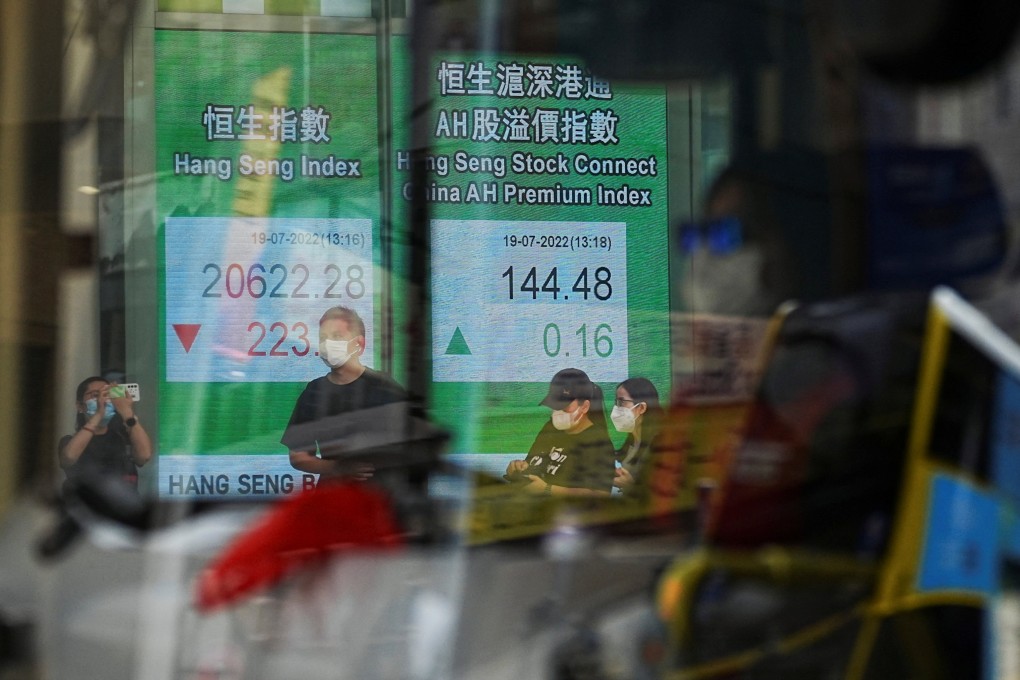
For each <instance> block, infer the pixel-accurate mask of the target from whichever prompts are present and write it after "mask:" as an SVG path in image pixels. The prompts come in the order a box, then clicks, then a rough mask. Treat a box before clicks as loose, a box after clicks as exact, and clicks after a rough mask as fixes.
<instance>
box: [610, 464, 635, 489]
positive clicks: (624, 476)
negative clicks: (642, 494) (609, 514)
mask: <svg viewBox="0 0 1020 680" xmlns="http://www.w3.org/2000/svg"><path fill="white" fill-rule="evenodd" d="M613 486H615V487H616V488H618V489H627V488H630V487H632V486H634V475H632V474H630V470H628V469H627V468H622V467H619V468H616V476H615V477H614V478H613Z"/></svg>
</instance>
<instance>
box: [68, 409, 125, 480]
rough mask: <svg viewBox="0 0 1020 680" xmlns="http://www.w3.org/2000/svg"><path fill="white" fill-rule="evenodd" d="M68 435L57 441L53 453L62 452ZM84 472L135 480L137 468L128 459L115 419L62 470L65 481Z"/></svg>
mask: <svg viewBox="0 0 1020 680" xmlns="http://www.w3.org/2000/svg"><path fill="white" fill-rule="evenodd" d="M72 436H73V435H67V436H65V437H63V438H61V440H60V444H59V445H58V448H57V450H58V451H63V450H64V447H65V446H66V445H67V442H68V441H70V439H71V437H72ZM84 470H90V471H95V472H99V473H101V474H104V475H114V476H118V477H121V478H123V479H125V480H128V481H130V482H136V481H137V479H138V468H136V467H135V462H134V460H132V458H131V447H130V445H129V444H128V439H127V432H126V431H125V430H124V426H123V425H122V424H120V422H119V417H117V418H115V419H114V420H112V421H110V424H109V425H108V426H107V429H106V432H104V433H103V434H95V435H92V439H91V440H89V443H88V444H87V445H86V446H85V450H84V451H82V453H81V455H80V456H79V457H78V460H76V461H75V462H74V464H73V465H70V466H68V467H67V468H65V472H66V473H67V476H68V478H73V477H74V476H75V475H77V474H79V473H80V472H82V471H84Z"/></svg>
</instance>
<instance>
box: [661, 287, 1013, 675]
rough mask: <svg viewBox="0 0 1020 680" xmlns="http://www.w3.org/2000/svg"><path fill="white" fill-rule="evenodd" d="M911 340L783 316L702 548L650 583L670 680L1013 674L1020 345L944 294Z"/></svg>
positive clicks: (862, 319) (887, 319) (860, 319)
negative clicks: (665, 639) (666, 634)
mask: <svg viewBox="0 0 1020 680" xmlns="http://www.w3.org/2000/svg"><path fill="white" fill-rule="evenodd" d="M919 329H920V327H919V325H918V323H917V319H916V318H914V319H911V318H910V315H909V313H908V314H907V315H906V316H904V314H903V310H902V309H901V310H896V309H895V307H892V308H891V307H890V306H889V304H888V303H886V304H882V303H876V302H875V301H868V302H859V303H858V304H856V305H854V304H844V305H842V306H841V307H839V308H836V307H828V308H826V307H824V306H822V305H818V306H815V307H807V308H804V309H799V310H796V311H795V312H793V313H791V315H790V316H789V318H788V319H787V321H786V323H785V324H784V327H783V329H782V331H781V332H780V336H779V339H778V340H777V343H776V346H775V348H774V350H773V356H772V361H771V362H770V365H769V368H768V370H767V371H766V374H765V377H764V378H763V382H762V385H761V387H760V390H759V393H758V395H757V398H756V400H755V403H754V405H753V406H752V415H751V417H750V419H749V422H748V425H747V429H746V431H745V436H744V439H743V442H742V443H741V445H740V447H739V448H738V450H737V451H736V452H735V455H734V458H733V460H732V464H731V466H730V467H729V468H728V470H727V471H726V473H725V475H724V481H723V483H722V485H721V487H720V489H719V492H718V497H717V498H715V499H714V504H713V507H712V509H711V514H710V517H709V520H708V528H707V532H706V537H705V544H704V546H703V547H701V548H699V549H698V550H697V551H695V552H694V553H693V554H691V555H685V556H683V557H682V558H680V559H678V560H677V561H675V562H674V564H673V565H672V566H671V567H670V568H669V570H668V571H667V573H666V575H665V576H664V578H663V579H662V581H661V582H660V585H659V594H658V601H659V606H660V613H661V614H662V615H664V616H665V617H666V620H667V621H669V623H670V642H671V645H670V649H671V654H672V656H671V657H670V661H669V662H668V663H667V664H666V667H668V668H669V669H670V671H669V676H670V677H691V678H696V677H774V676H776V675H780V676H791V675H797V676H799V677H823V676H824V677H847V678H872V677H874V678H882V677H975V678H980V677H983V678H993V677H1010V675H1009V674H1010V673H1012V672H1013V670H1014V669H1015V668H1016V662H1017V653H1018V647H1017V642H1016V640H1017V639H1016V636H1015V626H1014V625H1013V624H1008V623H1007V624H1005V625H1004V623H1003V622H1006V621H1012V620H1013V619H1014V618H1015V613H1016V612H1015V606H1016V590H1015V588H1016V585H1015V578H1016V573H1015V572H1016V568H1017V563H1016V559H1017V549H1018V547H1020V546H1018V545H1017V542H1016V537H1017V534H1016V511H1017V507H1016V501H1017V494H1016V490H1015V486H1016V479H1017V478H1016V475H1015V474H1014V473H1013V472H1011V471H1010V469H1011V468H1012V467H1013V466H1014V465H1015V461H1016V448H1015V441H1014V437H1013V435H1012V432H1013V430H1014V429H1015V427H1014V425H1013V421H1014V420H1015V414H1016V412H1015V408H1016V401H1015V395H1014V393H1015V391H1016V386H1017V384H1018V379H1020V346H1018V345H1017V344H1016V342H1015V341H1014V340H1012V339H1010V338H1009V336H1007V335H1006V334H1005V333H1003V332H1002V330H1000V329H999V328H998V327H996V326H995V325H994V324H993V323H992V322H991V321H990V320H989V319H988V318H987V317H986V316H984V314H982V312H980V311H979V310H978V309H977V308H976V307H974V306H973V305H971V304H969V303H967V302H965V301H964V300H963V299H962V298H961V297H959V296H958V295H957V294H956V293H954V292H952V291H951V290H950V289H948V288H938V289H936V290H935V292H934V293H933V294H932V297H931V304H930V306H929V312H928V319H927V322H926V324H925V326H924V335H923V338H924V343H923V353H922V354H921V355H920V357H918V356H917V354H916V353H914V352H912V351H911V347H912V346H915V345H916V337H917V336H916V333H917V331H918V330H919ZM913 384H916V392H914V393H913V394H910V393H909V392H908V391H907V389H906V388H908V387H909V386H910V385H913ZM908 411H909V417H907V413H908Z"/></svg>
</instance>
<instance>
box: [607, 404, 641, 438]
mask: <svg viewBox="0 0 1020 680" xmlns="http://www.w3.org/2000/svg"><path fill="white" fill-rule="evenodd" d="M609 419H610V420H612V421H613V427H615V428H616V430H617V432H633V431H634V425H635V423H636V422H637V416H636V415H634V409H633V408H627V407H626V406H614V407H613V412H612V413H610V414H609Z"/></svg>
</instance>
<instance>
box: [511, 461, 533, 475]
mask: <svg viewBox="0 0 1020 680" xmlns="http://www.w3.org/2000/svg"><path fill="white" fill-rule="evenodd" d="M527 469H528V461H526V460H512V461H510V464H509V465H507V466H506V473H507V474H508V475H511V476H513V475H519V474H521V473H522V472H524V471H525V470H527Z"/></svg>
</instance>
